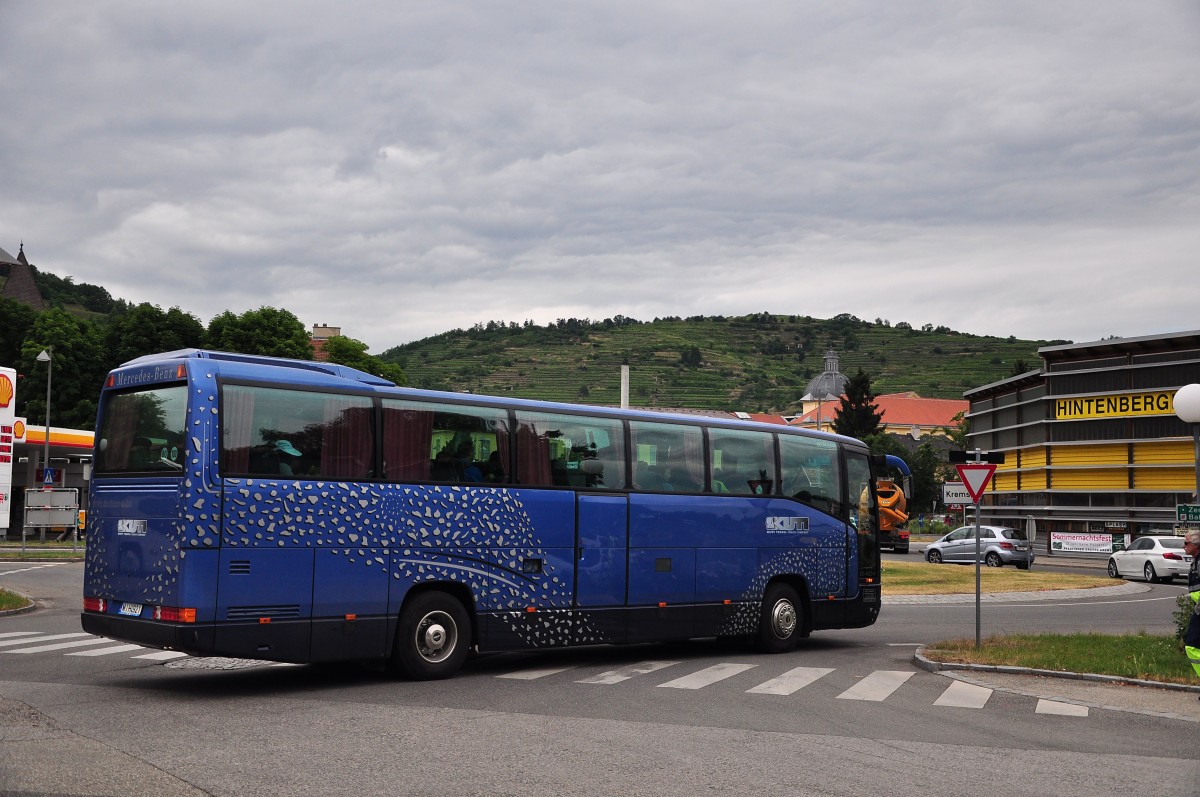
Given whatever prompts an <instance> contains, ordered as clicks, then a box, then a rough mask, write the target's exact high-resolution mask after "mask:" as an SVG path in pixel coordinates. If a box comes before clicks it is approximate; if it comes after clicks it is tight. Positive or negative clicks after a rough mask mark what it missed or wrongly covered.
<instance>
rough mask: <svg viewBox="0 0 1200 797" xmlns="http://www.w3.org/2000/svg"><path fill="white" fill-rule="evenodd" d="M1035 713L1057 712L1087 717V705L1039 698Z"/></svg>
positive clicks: (1061, 715) (1061, 714) (1064, 714)
mask: <svg viewBox="0 0 1200 797" xmlns="http://www.w3.org/2000/svg"><path fill="white" fill-rule="evenodd" d="M1033 713H1034V714H1057V715H1058V716H1060V717H1086V716H1087V715H1088V707H1087V706H1077V705H1075V704H1074V703H1060V702H1058V701H1057V700H1046V699H1039V700H1038V702H1037V708H1036V709H1034V712H1033Z"/></svg>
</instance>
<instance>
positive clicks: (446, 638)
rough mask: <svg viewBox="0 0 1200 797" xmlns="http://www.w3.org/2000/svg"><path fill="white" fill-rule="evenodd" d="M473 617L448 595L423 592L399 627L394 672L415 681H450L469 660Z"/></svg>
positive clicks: (405, 611)
mask: <svg viewBox="0 0 1200 797" xmlns="http://www.w3.org/2000/svg"><path fill="white" fill-rule="evenodd" d="M470 636H471V618H470V617H468V616H467V610H466V609H465V608H463V605H462V603H461V602H460V601H459V600H458V599H457V598H455V597H453V596H452V595H448V594H446V593H445V592H423V593H421V594H420V595H417V596H415V597H414V598H413V599H412V600H410V601H409V602H408V603H406V604H405V606H404V608H403V609H402V610H401V612H400V623H399V625H398V626H397V628H396V641H395V644H394V646H393V648H392V658H391V662H390V665H391V669H392V670H393V671H395V672H398V673H399V674H401V675H404V676H407V677H408V678H411V679H413V680H414V681H432V680H437V679H440V678H449V677H450V676H451V675H453V674H454V673H456V672H458V670H459V668H460V667H462V665H463V662H464V661H466V658H467V652H468V649H469V648H470Z"/></svg>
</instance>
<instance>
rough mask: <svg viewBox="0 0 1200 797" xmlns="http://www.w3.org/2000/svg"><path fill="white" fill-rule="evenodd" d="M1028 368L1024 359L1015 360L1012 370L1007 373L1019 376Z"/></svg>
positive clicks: (1028, 369)
mask: <svg viewBox="0 0 1200 797" xmlns="http://www.w3.org/2000/svg"><path fill="white" fill-rule="evenodd" d="M1030 370H1032V369H1031V368H1030V367H1029V363H1027V362H1025V361H1024V360H1017V361H1016V362H1015V363H1013V367H1012V370H1011V371H1009V373H1008V375H1009V376H1020V375H1021V374H1023V373H1025V372H1026V371H1030Z"/></svg>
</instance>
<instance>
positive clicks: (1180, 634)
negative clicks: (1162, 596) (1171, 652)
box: [1171, 592, 1192, 650]
mask: <svg viewBox="0 0 1200 797" xmlns="http://www.w3.org/2000/svg"><path fill="white" fill-rule="evenodd" d="M1171 618H1172V619H1173V620H1174V621H1175V638H1176V639H1178V640H1179V649H1180V650H1183V638H1184V637H1185V636H1186V635H1187V628H1188V623H1190V622H1191V620H1192V599H1191V598H1189V597H1188V593H1186V592H1185V593H1183V594H1182V595H1180V596H1179V597H1178V598H1176V599H1175V611H1174V613H1173V614H1172V615H1171Z"/></svg>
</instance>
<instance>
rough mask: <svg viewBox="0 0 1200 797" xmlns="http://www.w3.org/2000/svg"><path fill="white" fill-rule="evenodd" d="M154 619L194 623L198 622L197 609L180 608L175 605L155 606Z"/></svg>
mask: <svg viewBox="0 0 1200 797" xmlns="http://www.w3.org/2000/svg"><path fill="white" fill-rule="evenodd" d="M154 619H155V620H164V621H166V622H168V623H194V622H196V610H195V609H179V608H176V607H175V606H155V607H154Z"/></svg>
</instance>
